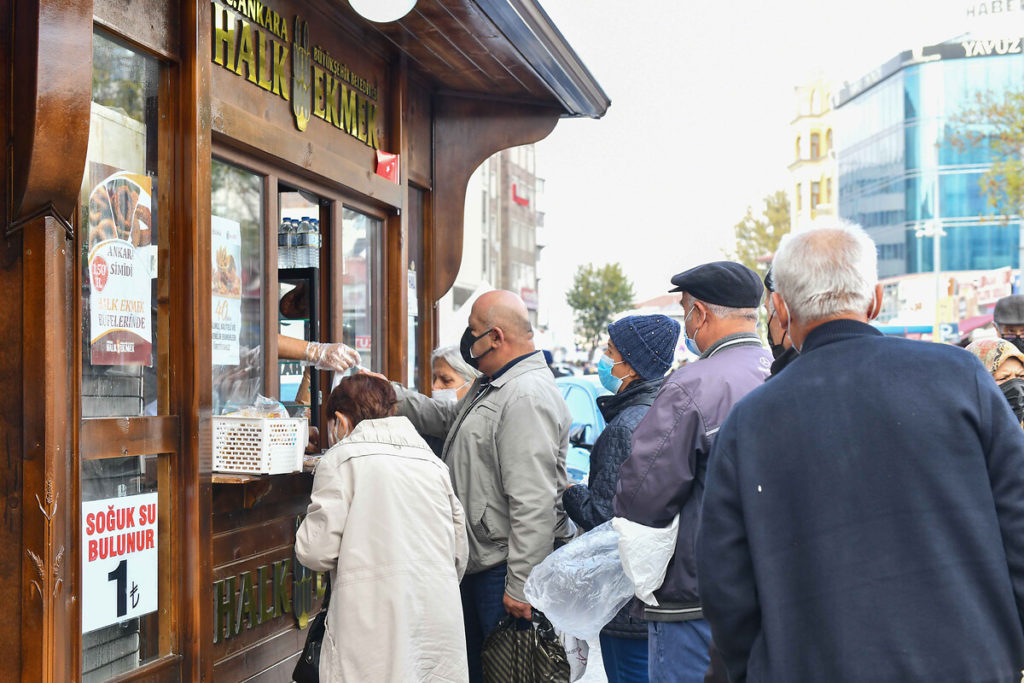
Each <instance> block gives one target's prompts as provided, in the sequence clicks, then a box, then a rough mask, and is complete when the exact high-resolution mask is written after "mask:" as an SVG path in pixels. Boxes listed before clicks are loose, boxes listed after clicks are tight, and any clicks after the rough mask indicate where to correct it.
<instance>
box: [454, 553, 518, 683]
mask: <svg viewBox="0 0 1024 683" xmlns="http://www.w3.org/2000/svg"><path fill="white" fill-rule="evenodd" d="M506 571H507V567H506V565H505V563H501V564H499V565H498V566H497V567H491V568H490V569H485V570H484V571H482V572H478V573H476V574H467V575H466V576H464V577H462V585H461V586H460V589H461V591H462V619H463V622H464V623H465V625H466V656H467V659H468V660H469V681H470V683H482V681H483V679H484V672H483V666H482V664H481V662H480V652H481V651H482V650H483V647H484V640H485V639H486V638H487V636H488V635H489V634H490V633H491V631H493V630H494V627H495V626H497V624H498V622H499V621H501V618H502V617H504V616H505V606H504V605H503V604H502V602H501V600H502V598H503V597H504V595H505V573H506Z"/></svg>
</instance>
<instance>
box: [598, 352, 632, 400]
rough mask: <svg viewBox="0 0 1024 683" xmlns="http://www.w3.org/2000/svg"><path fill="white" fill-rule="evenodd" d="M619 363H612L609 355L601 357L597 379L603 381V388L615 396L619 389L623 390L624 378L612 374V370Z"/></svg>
mask: <svg viewBox="0 0 1024 683" xmlns="http://www.w3.org/2000/svg"><path fill="white" fill-rule="evenodd" d="M625 362H626V361H624V360H620V361H619V363H625ZM619 363H616V362H614V361H612V359H611V358H609V357H608V354H607V353H606V354H604V355H603V356H601V360H600V361H598V363H597V377H598V379H600V380H601V386H603V387H604V388H605V389H607V390H608V391H610V392H612V393H613V394H617V393H619V389H621V388H622V378H621V377H616V376H615V375H613V374H612V368H614V367H615V366H616V365H618V364H619Z"/></svg>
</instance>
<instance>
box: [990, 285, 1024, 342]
mask: <svg viewBox="0 0 1024 683" xmlns="http://www.w3.org/2000/svg"><path fill="white" fill-rule="evenodd" d="M992 322H994V323H995V324H996V329H998V330H999V336H1000V337H1002V338H1003V339H1005V340H1006V341H1008V342H1010V343H1011V344H1013V345H1014V346H1016V347H1017V349H1018V350H1019V351H1024V294H1012V295H1010V296H1004V297H1003V298H1002V299H1000V300H999V301H997V302H996V307H995V310H994V311H993V312H992Z"/></svg>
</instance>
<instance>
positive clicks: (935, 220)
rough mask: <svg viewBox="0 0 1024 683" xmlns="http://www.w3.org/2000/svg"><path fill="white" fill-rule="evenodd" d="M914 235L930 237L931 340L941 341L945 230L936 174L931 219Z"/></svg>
mask: <svg viewBox="0 0 1024 683" xmlns="http://www.w3.org/2000/svg"><path fill="white" fill-rule="evenodd" d="M914 235H915V236H917V237H931V238H932V268H933V269H934V271H935V318H934V320H933V321H932V341H933V342H938V341H942V333H941V323H940V322H939V302H940V301H942V299H943V298H945V297H944V292H943V289H942V263H941V259H942V238H943V237H945V236H946V231H945V230H943V229H942V217H941V216H939V178H938V175H937V174H936V178H935V193H934V195H933V196H932V220H930V221H929V222H928V223H926V224H925V225H923V226H922V227H920V228H918V229H917V230H916V231H915V232H914Z"/></svg>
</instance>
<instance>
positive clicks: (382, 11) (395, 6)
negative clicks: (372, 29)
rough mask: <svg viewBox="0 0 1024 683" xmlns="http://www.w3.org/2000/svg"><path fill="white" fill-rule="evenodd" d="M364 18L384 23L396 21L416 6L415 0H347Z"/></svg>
mask: <svg viewBox="0 0 1024 683" xmlns="http://www.w3.org/2000/svg"><path fill="white" fill-rule="evenodd" d="M348 2H349V4H350V5H352V9H354V10H355V11H356V12H358V13H359V15H360V16H362V17H363V18H364V19H369V20H370V21H374V22H377V23H378V24H384V23H387V22H389V21H398V20H399V19H401V18H402V17H404V16H405V15H406V14H408V13H409V12H410V11H412V8H413V7H415V6H416V0H348Z"/></svg>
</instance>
